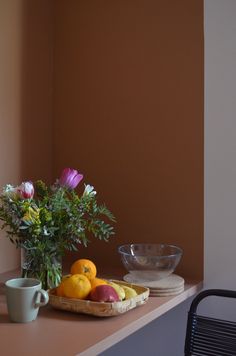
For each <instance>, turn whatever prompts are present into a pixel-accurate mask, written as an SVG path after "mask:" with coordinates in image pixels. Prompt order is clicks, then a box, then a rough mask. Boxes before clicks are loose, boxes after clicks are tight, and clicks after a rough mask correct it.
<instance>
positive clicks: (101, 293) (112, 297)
mask: <svg viewBox="0 0 236 356" xmlns="http://www.w3.org/2000/svg"><path fill="white" fill-rule="evenodd" d="M89 299H90V300H92V301H93V302H110V303H113V302H118V301H119V300H120V298H119V296H118V294H117V292H116V291H115V289H114V288H113V287H111V286H109V285H105V284H101V285H100V286H97V287H96V288H94V289H92V291H91V292H90V294H89Z"/></svg>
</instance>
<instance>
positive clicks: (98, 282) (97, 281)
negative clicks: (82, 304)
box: [90, 277, 108, 289]
mask: <svg viewBox="0 0 236 356" xmlns="http://www.w3.org/2000/svg"><path fill="white" fill-rule="evenodd" d="M90 283H91V288H92V289H94V288H96V287H97V286H100V285H102V284H108V283H107V282H106V281H104V279H101V278H97V277H95V278H93V279H91V280H90Z"/></svg>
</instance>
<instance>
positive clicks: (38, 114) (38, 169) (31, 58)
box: [0, 0, 52, 272]
mask: <svg viewBox="0 0 236 356" xmlns="http://www.w3.org/2000/svg"><path fill="white" fill-rule="evenodd" d="M0 78H1V80H0V162H1V172H0V186H2V185H5V184H7V183H12V184H18V183H20V182H21V181H22V180H27V179H32V180H34V179H36V178H44V179H46V180H50V179H51V171H52V155H51V151H52V146H51V136H52V123H51V117H52V110H51V108H52V8H51V3H50V1H47V0H34V1H31V0H17V1H15V0H1V2H0ZM18 255H19V254H18V251H16V249H15V246H13V245H11V243H10V242H9V241H8V240H7V239H6V237H5V235H4V232H1V235H0V272H3V271H5V270H9V269H13V268H15V267H16V266H17V265H18V264H19V257H18Z"/></svg>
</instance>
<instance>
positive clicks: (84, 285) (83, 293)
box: [63, 274, 91, 299]
mask: <svg viewBox="0 0 236 356" xmlns="http://www.w3.org/2000/svg"><path fill="white" fill-rule="evenodd" d="M63 291H64V295H65V297H67V298H78V299H86V298H87V296H88V295H89V293H90V291H91V283H90V281H89V279H88V278H87V277H86V276H84V275H83V274H73V275H72V276H70V277H69V278H67V279H65V281H64V282H63Z"/></svg>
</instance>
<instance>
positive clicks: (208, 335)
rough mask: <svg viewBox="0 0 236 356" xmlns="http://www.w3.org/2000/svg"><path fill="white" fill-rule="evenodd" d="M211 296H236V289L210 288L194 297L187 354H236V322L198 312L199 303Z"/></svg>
mask: <svg viewBox="0 0 236 356" xmlns="http://www.w3.org/2000/svg"><path fill="white" fill-rule="evenodd" d="M209 296H217V297H226V298H236V291H231V290H224V289H208V290H204V291H203V292H200V293H199V294H198V295H197V296H196V297H195V298H194V300H193V301H192V304H191V306H190V309H189V312H188V322H187V331H186V338H185V356H236V322H233V321H227V320H221V319H215V318H210V317H207V316H202V315H198V314H197V307H198V304H199V303H200V302H201V301H202V300H203V299H204V298H206V297H209ZM235 308H236V304H235Z"/></svg>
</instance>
